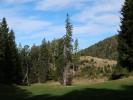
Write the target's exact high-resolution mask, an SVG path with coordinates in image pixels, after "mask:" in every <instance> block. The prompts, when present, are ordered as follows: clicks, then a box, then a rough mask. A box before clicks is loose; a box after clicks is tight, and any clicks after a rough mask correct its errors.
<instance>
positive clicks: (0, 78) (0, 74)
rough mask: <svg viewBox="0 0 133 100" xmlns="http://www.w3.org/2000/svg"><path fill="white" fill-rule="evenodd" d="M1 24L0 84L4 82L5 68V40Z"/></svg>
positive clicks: (0, 24)
mask: <svg viewBox="0 0 133 100" xmlns="http://www.w3.org/2000/svg"><path fill="white" fill-rule="evenodd" d="M2 24H3V23H2V22H1V23H0V83H3V82H4V77H5V73H4V68H5V43H4V41H5V38H4V34H3V29H2V27H3V25H2Z"/></svg>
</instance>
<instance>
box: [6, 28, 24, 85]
mask: <svg viewBox="0 0 133 100" xmlns="http://www.w3.org/2000/svg"><path fill="white" fill-rule="evenodd" d="M7 48H8V50H7V58H8V60H7V61H6V62H8V65H7V66H8V68H9V69H10V70H8V75H9V76H8V78H9V77H10V79H11V80H10V81H11V82H12V83H20V82H21V78H22V77H21V67H20V61H19V55H18V49H17V46H16V43H15V35H14V31H13V30H11V31H10V32H9V33H8V38H7ZM8 80H9V79H8Z"/></svg>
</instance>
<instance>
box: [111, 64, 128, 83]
mask: <svg viewBox="0 0 133 100" xmlns="http://www.w3.org/2000/svg"><path fill="white" fill-rule="evenodd" d="M128 76H129V72H128V70H127V68H122V67H119V66H118V67H117V66H116V68H115V69H114V72H113V73H112V75H111V77H110V79H111V80H116V79H120V78H123V77H128Z"/></svg>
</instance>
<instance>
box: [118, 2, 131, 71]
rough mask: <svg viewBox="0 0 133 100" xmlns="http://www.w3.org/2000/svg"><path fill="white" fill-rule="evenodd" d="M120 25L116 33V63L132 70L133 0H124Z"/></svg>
mask: <svg viewBox="0 0 133 100" xmlns="http://www.w3.org/2000/svg"><path fill="white" fill-rule="evenodd" d="M121 14H122V18H121V26H120V32H119V35H118V43H119V44H118V51H119V58H118V64H119V65H120V66H122V67H126V68H127V69H128V70H129V71H132V70H133V0H125V4H124V6H123V8H122V10H121Z"/></svg>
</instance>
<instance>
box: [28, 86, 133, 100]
mask: <svg viewBox="0 0 133 100" xmlns="http://www.w3.org/2000/svg"><path fill="white" fill-rule="evenodd" d="M104 99H106V100H133V86H123V89H122V90H108V89H94V88H86V89H83V90H81V91H79V90H75V91H72V92H70V93H68V94H65V95H63V96H50V95H39V96H34V97H32V98H29V99H27V100H104Z"/></svg>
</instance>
